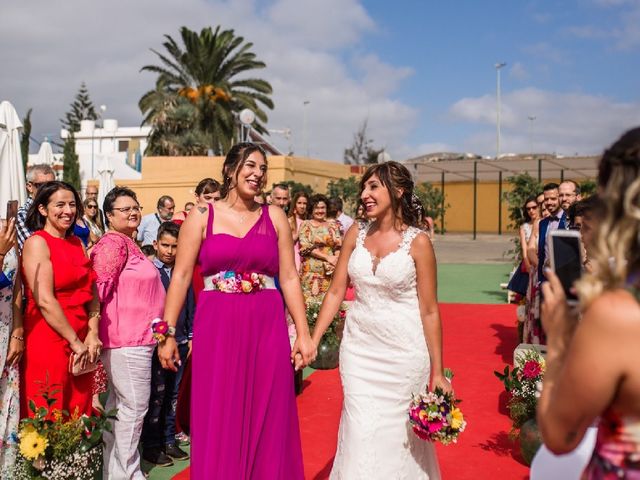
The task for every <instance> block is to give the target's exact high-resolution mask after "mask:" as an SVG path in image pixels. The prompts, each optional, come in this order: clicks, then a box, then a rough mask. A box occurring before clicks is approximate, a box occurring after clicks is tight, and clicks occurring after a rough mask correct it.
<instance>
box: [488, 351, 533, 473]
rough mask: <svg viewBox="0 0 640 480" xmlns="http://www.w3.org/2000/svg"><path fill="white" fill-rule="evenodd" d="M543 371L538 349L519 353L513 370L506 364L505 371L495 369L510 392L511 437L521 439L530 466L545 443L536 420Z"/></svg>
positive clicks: (521, 447)
mask: <svg viewBox="0 0 640 480" xmlns="http://www.w3.org/2000/svg"><path fill="white" fill-rule="evenodd" d="M544 371H545V361H544V358H543V357H542V355H540V353H539V352H538V351H536V350H527V351H526V352H523V353H521V354H520V355H518V356H517V358H516V362H515V365H514V367H513V369H511V370H510V369H509V366H508V365H507V366H505V367H504V371H503V372H494V373H495V375H496V376H497V377H498V378H499V379H500V381H501V382H502V383H503V384H504V388H505V390H506V391H507V393H508V394H509V400H508V402H507V408H508V409H509V417H510V418H511V421H512V426H511V432H510V436H511V437H512V438H514V439H515V438H519V439H520V450H521V452H522V457H523V458H524V460H525V462H526V463H527V465H530V464H531V461H532V460H533V457H534V456H535V454H536V452H537V451H538V448H540V445H541V444H542V440H541V437H540V432H539V430H538V425H537V423H536V406H537V404H538V397H539V393H538V392H539V388H540V386H541V385H542V378H543V376H544Z"/></svg>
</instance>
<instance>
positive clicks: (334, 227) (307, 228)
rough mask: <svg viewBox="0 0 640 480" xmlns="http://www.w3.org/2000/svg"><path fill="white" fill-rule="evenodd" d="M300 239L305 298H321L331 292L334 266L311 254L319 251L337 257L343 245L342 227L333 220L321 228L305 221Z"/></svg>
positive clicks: (301, 228)
mask: <svg viewBox="0 0 640 480" xmlns="http://www.w3.org/2000/svg"><path fill="white" fill-rule="evenodd" d="M298 238H299V242H300V256H301V258H302V265H301V268H300V280H301V283H302V291H303V293H304V297H305V299H306V300H308V299H309V298H312V297H320V298H321V297H322V296H323V295H324V294H325V293H326V292H327V290H329V285H330V284H331V275H332V274H333V269H334V266H333V265H331V264H330V263H329V262H325V261H324V260H320V259H318V258H315V257H313V256H311V252H312V251H313V250H315V249H318V250H320V251H321V252H322V253H323V254H325V255H337V254H338V250H339V249H340V246H341V245H342V238H341V236H340V226H339V225H338V223H337V222H335V221H331V220H327V221H326V222H323V223H322V224H320V225H319V226H314V225H313V223H312V222H311V221H310V220H305V221H304V222H302V224H301V225H300V230H299V237H298Z"/></svg>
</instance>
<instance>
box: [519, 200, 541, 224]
mask: <svg viewBox="0 0 640 480" xmlns="http://www.w3.org/2000/svg"><path fill="white" fill-rule="evenodd" d="M531 202H533V203H535V204H536V208H537V207H538V196H537V195H529V196H528V197H527V199H526V200H525V201H524V205H522V218H523V219H524V222H523V223H529V222H530V221H531V215H529V211H528V210H527V203H531Z"/></svg>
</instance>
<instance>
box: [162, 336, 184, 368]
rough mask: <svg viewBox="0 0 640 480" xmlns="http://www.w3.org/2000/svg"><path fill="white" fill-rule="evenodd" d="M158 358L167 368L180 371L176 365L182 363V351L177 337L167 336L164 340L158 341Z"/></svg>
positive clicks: (163, 366)
mask: <svg viewBox="0 0 640 480" xmlns="http://www.w3.org/2000/svg"><path fill="white" fill-rule="evenodd" d="M158 359H160V365H162V368H164V369H165V370H171V371H172V372H177V371H178V367H177V366H176V365H180V352H178V344H177V343H176V339H175V338H173V337H167V338H166V339H165V341H164V342H160V343H158Z"/></svg>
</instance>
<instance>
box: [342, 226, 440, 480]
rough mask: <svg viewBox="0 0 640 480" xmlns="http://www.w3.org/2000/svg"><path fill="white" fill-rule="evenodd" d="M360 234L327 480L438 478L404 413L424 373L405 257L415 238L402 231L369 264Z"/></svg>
mask: <svg viewBox="0 0 640 480" xmlns="http://www.w3.org/2000/svg"><path fill="white" fill-rule="evenodd" d="M367 229H368V226H361V227H360V232H359V235H358V240H357V244H356V248H355V249H354V251H353V253H352V254H351V258H350V259H349V267H348V269H349V276H350V277H351V280H352V282H353V284H354V286H355V291H356V299H355V301H354V302H353V304H352V305H351V307H350V309H349V311H348V314H347V320H346V323H345V328H344V337H343V339H342V345H341V347H340V377H341V379H342V388H343V390H344V404H343V407H342V415H341V418H340V430H339V432H338V450H337V452H336V457H335V460H334V463H333V469H332V471H331V479H332V480H359V479H366V480H375V479H380V480H391V479H409V480H418V479H430V480H434V479H439V478H440V471H439V468H438V461H437V458H436V454H435V449H434V448H433V445H432V444H431V443H429V442H425V441H424V440H421V439H419V438H418V437H417V436H416V435H415V434H414V433H413V431H412V430H411V426H410V424H409V417H408V413H407V411H408V407H409V402H410V401H411V394H412V393H413V392H419V391H423V390H424V389H425V388H426V386H427V383H428V381H429V372H430V361H429V352H428V350H427V344H426V341H425V337H424V332H423V329H422V322H421V319H420V309H419V305H418V294H417V291H416V269H415V264H414V261H413V258H412V257H411V256H410V255H409V249H410V247H411V242H412V241H413V239H414V238H415V237H416V235H418V234H420V233H421V232H420V230H418V229H416V228H413V227H410V228H409V229H407V230H406V231H405V232H404V234H403V238H402V242H401V243H400V245H399V247H398V249H397V250H396V251H394V252H392V253H390V254H389V255H387V256H386V257H384V258H382V259H381V260H380V261H379V262H378V263H377V265H376V263H375V262H374V257H373V256H372V255H371V254H370V253H369V251H368V250H367V249H366V248H365V246H364V238H365V236H366V233H367ZM374 269H375V270H374Z"/></svg>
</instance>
